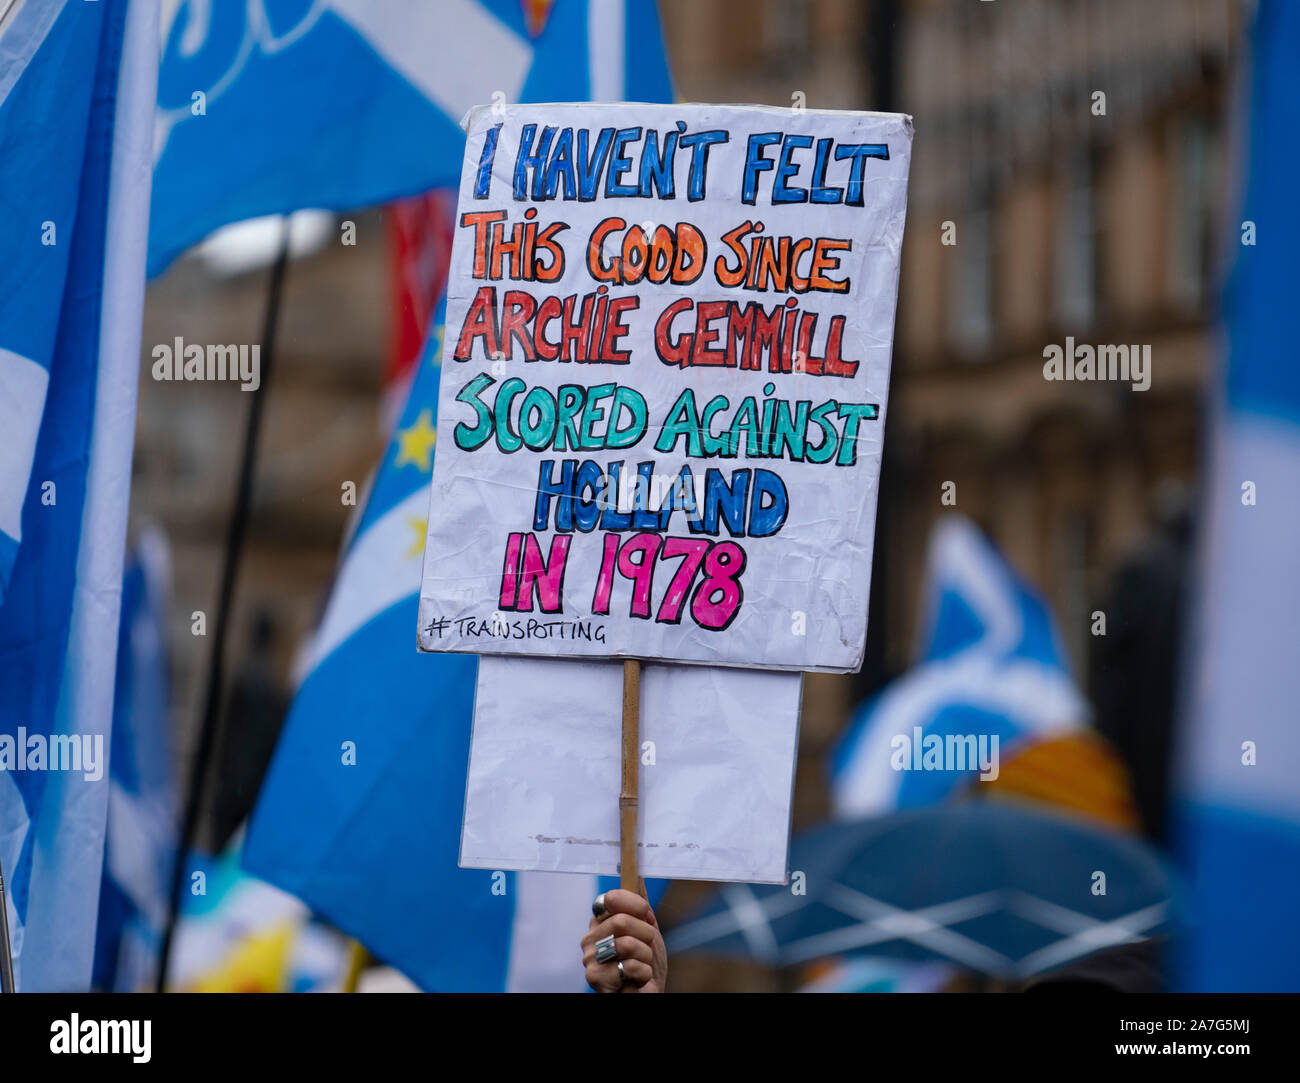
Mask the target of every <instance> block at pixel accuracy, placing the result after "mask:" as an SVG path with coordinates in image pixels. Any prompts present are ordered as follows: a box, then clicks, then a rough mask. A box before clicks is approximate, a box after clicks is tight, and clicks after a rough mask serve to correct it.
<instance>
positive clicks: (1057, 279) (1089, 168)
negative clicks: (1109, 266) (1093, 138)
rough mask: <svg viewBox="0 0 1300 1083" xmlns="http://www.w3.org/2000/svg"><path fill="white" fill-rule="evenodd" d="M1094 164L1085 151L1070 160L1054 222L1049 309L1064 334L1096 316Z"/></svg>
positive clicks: (1081, 149) (1073, 155)
mask: <svg viewBox="0 0 1300 1083" xmlns="http://www.w3.org/2000/svg"><path fill="white" fill-rule="evenodd" d="M1094 173H1095V163H1094V162H1093V160H1092V156H1091V154H1090V153H1089V152H1088V150H1087V148H1086V147H1081V148H1079V149H1077V150H1075V151H1074V152H1073V154H1072V155H1071V156H1070V162H1069V165H1068V166H1067V168H1066V172H1065V178H1064V183H1063V187H1062V192H1061V207H1060V213H1059V214H1058V215H1057V219H1056V245H1055V249H1056V251H1055V267H1054V268H1053V275H1052V285H1053V298H1052V307H1053V310H1054V311H1055V313H1056V318H1057V320H1058V321H1059V322H1060V323H1061V325H1062V326H1063V327H1065V328H1066V330H1069V331H1074V330H1083V329H1084V328H1086V327H1088V326H1089V325H1090V324H1091V323H1092V321H1093V320H1094V319H1095V317H1096V315H1097V201H1096V194H1095V177H1094Z"/></svg>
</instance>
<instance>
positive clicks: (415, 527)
mask: <svg viewBox="0 0 1300 1083" xmlns="http://www.w3.org/2000/svg"><path fill="white" fill-rule="evenodd" d="M406 522H407V524H408V525H409V526H410V528H411V532H412V533H413V534H414V535H415V537H414V538H413V539H412V541H411V547H410V548H409V549H408V550H407V551H406V552H405V553H403V554H402V555H403V556H404V557H405V558H406V559H407V560H410V559H411V558H412V557H418V556H419V555H420V554H421V553H423V552H424V536H425V535H426V534H427V533H429V519H428V517H427V516H426V517H424V518H418V517H416V516H414V515H408V516H407V517H406Z"/></svg>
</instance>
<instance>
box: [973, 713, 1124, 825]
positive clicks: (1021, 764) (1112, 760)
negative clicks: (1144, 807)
mask: <svg viewBox="0 0 1300 1083" xmlns="http://www.w3.org/2000/svg"><path fill="white" fill-rule="evenodd" d="M972 785H974V786H975V787H977V788H978V790H979V792H980V795H981V796H989V797H1014V798H1025V799H1028V800H1030V801H1037V802H1041V803H1042V804H1046V805H1052V806H1054V807H1056V808H1061V809H1066V810H1068V811H1071V812H1078V813H1081V814H1082V815H1084V816H1089V817H1091V818H1092V819H1095V820H1100V821H1101V822H1102V823H1104V824H1108V825H1110V826H1111V827H1119V828H1124V829H1127V830H1131V831H1140V830H1141V829H1142V821H1141V818H1140V817H1139V815H1138V810H1137V804H1136V803H1135V802H1134V800H1133V792H1132V788H1131V786H1130V784H1129V775H1128V770H1127V768H1125V766H1124V764H1123V762H1122V761H1121V760H1120V758H1119V756H1118V755H1117V754H1116V753H1115V751H1114V750H1113V749H1112V748H1111V747H1110V744H1109V743H1108V742H1107V741H1106V739H1105V738H1104V737H1101V736H1100V735H1099V734H1097V733H1094V732H1093V731H1091V730H1079V731H1077V732H1075V733H1070V734H1068V735H1066V736H1063V737H1054V738H1051V739H1050V740H1046V741H1036V742H1034V743H1033V744H1030V745H1028V746H1026V747H1025V748H1023V749H1021V750H1019V751H1017V752H1016V753H1015V754H1014V755H1013V756H1012V757H1011V758H1010V759H1009V760H1007V761H1006V762H1005V763H1003V764H1002V766H1001V770H1000V771H999V773H998V777H997V778H996V779H993V780H992V781H989V782H976V783H973V784H972ZM985 791H988V792H987V793H986V792H985Z"/></svg>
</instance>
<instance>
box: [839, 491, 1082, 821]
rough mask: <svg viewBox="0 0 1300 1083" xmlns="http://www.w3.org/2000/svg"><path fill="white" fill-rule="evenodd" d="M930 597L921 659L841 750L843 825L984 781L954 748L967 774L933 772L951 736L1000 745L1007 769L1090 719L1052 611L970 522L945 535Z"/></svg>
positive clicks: (949, 521)
mask: <svg viewBox="0 0 1300 1083" xmlns="http://www.w3.org/2000/svg"><path fill="white" fill-rule="evenodd" d="M925 591H926V594H925V600H924V603H923V605H924V608H923V612H922V620H921V641H920V651H919V661H918V662H917V664H916V665H915V666H914V667H913V668H912V669H910V670H909V671H908V672H907V673H905V674H904V675H903V676H901V677H899V678H898V679H897V680H895V681H893V682H892V683H891V684H889V685H888V686H887V687H886V688H885V689H884V690H883V691H882V692H880V693H879V694H878V695H877V696H875V697H874V698H872V699H871V700H869V701H868V702H867V703H866V704H864V705H863V706H862V707H861V708H860V709H859V711H858V712H857V715H856V716H855V717H854V719H853V720H852V722H851V723H850V726H849V729H848V732H847V733H846V735H845V736H844V738H843V739H842V740H841V742H840V744H839V746H838V748H837V749H836V751H835V755H834V757H833V761H832V769H831V770H832V777H831V801H832V805H833V807H834V811H835V814H836V815H838V816H842V817H845V818H855V817H860V816H870V815H874V814H877V813H887V812H893V811H896V810H898V809H906V808H915V807H917V806H920V805H928V804H932V803H934V802H936V801H941V800H943V799H944V798H945V797H947V796H948V794H950V793H952V792H953V791H954V790H956V789H957V788H958V787H961V786H964V785H967V784H968V783H970V782H971V780H972V779H974V778H977V777H979V776H980V774H981V771H980V769H979V767H978V765H977V763H978V759H977V757H978V754H979V753H980V751H981V749H980V748H979V747H978V745H977V746H976V747H975V749H974V750H972V749H971V746H970V745H969V743H961V744H960V745H959V743H958V742H956V741H954V742H953V747H954V748H957V747H960V748H961V749H962V750H963V751H962V755H963V756H965V757H966V760H964V761H963V763H964V764H965V766H964V767H963V768H962V769H954V765H953V764H948V763H946V762H945V764H944V765H943V767H942V768H941V769H930V768H928V767H927V761H926V752H925V749H926V745H927V743H928V744H931V745H932V746H933V744H934V742H932V741H930V740H929V739H930V738H933V737H938V738H940V739H941V740H942V742H943V743H944V746H945V747H947V745H948V740H947V739H948V738H949V736H952V737H954V738H955V737H957V736H962V737H965V736H966V735H981V734H983V735H986V747H987V748H988V749H989V750H990V752H991V750H992V748H993V746H992V738H993V737H995V736H996V738H997V742H998V743H997V756H998V757H999V761H1000V758H1001V757H1005V756H1008V754H1009V753H1010V752H1012V751H1013V750H1015V749H1016V748H1017V747H1018V746H1023V745H1024V744H1025V743H1027V742H1029V741H1032V740H1041V739H1043V738H1047V737H1052V736H1056V735H1059V734H1062V733H1067V732H1070V731H1071V730H1075V729H1077V728H1078V727H1079V726H1081V725H1083V724H1085V723H1086V721H1087V718H1088V707H1087V704H1086V703H1085V701H1084V700H1083V698H1082V697H1081V696H1080V695H1079V692H1078V690H1077V688H1076V687H1075V684H1074V681H1073V679H1072V678H1071V676H1070V671H1069V668H1068V665H1067V663H1066V660H1065V655H1064V652H1063V651H1062V649H1061V644H1060V641H1059V638H1058V636H1057V633H1056V629H1055V627H1054V624H1053V621H1052V617H1051V613H1050V612H1049V611H1048V609H1047V606H1046V605H1045V604H1044V603H1043V601H1042V599H1041V598H1039V597H1038V595H1037V594H1036V593H1035V592H1034V591H1033V590H1032V589H1031V588H1030V587H1029V586H1028V585H1026V584H1025V583H1024V582H1023V581H1022V580H1021V579H1020V577H1019V576H1017V575H1016V573H1015V571H1014V570H1012V568H1011V566H1010V565H1009V564H1007V562H1006V561H1005V560H1004V559H1003V557H1002V555H1001V554H1000V553H999V552H998V551H997V549H996V548H994V546H993V545H992V544H991V543H990V542H989V541H988V539H986V538H985V537H984V536H983V535H982V534H981V533H980V531H979V529H978V528H977V527H976V526H975V525H974V524H973V523H971V522H970V520H968V519H966V518H964V517H962V516H960V515H956V514H950V515H947V516H945V517H944V518H943V519H942V520H940V522H939V524H938V526H936V527H935V529H934V532H933V534H932V535H931V538H930V548H929V553H928V555H927V565H926V587H925ZM972 751H973V752H974V755H972ZM972 759H975V760H976V761H977V763H976V764H970V763H969V761H970V760H972ZM959 766H960V765H959ZM985 773H986V774H987V772H985Z"/></svg>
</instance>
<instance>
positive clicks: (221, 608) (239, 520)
mask: <svg viewBox="0 0 1300 1083" xmlns="http://www.w3.org/2000/svg"><path fill="white" fill-rule="evenodd" d="M289 219H290V216H289V215H285V216H284V220H283V227H282V231H281V234H280V251H279V254H278V255H277V256H276V260H275V264H274V266H272V268H271V278H270V284H269V287H268V290H267V295H266V317H265V320H264V321H263V324H262V354H261V357H262V371H261V383H260V385H259V387H258V390H257V391H255V392H254V393H253V401H252V402H251V403H250V404H249V407H248V421H247V424H246V426H245V429H244V449H243V455H242V457H241V459H240V462H239V487H238V489H237V491H236V494H235V504H234V507H233V508H232V509H231V512H230V523H229V525H228V526H227V528H226V548H225V553H224V555H223V558H222V562H221V587H220V593H219V594H218V595H217V618H216V622H215V626H214V628H213V631H212V651H211V654H210V656H209V658H208V675H207V686H206V690H205V694H204V698H203V721H202V725H201V727H200V729H199V740H198V745H197V747H196V748H195V750H194V758H193V760H191V762H190V779H189V791H188V797H187V799H186V804H185V819H184V821H183V822H182V824H181V833H180V838H179V839H178V840H177V846H176V858H175V861H174V863H173V865H172V880H171V894H170V896H169V901H168V910H167V927H166V929H165V931H164V932H163V941H162V950H161V951H160V952H159V955H158V976H157V979H156V984H155V989H156V991H157V992H159V993H161V992H164V991H165V988H166V984H167V966H168V962H169V960H170V958H171V948H172V936H173V934H174V933H175V931H176V918H177V914H178V913H179V911H180V898H181V890H182V888H183V886H184V880H185V859H186V856H187V855H188V854H189V853H190V851H191V850H192V849H193V846H194V836H195V834H196V833H197V831H198V824H199V816H200V814H201V813H202V810H203V796H204V782H205V780H206V778H207V774H208V761H209V760H210V759H211V758H212V750H213V748H214V747H215V745H216V740H217V731H218V730H219V729H220V722H219V718H220V708H221V685H222V680H223V677H224V673H225V653H226V631H227V628H228V626H229V623H230V604H231V598H232V596H233V595H234V592H235V579H236V578H237V576H238V573H239V558H240V555H241V553H242V552H243V548H244V535H245V534H246V533H247V528H248V508H249V504H250V503H251V500H252V495H253V469H254V467H255V466H256V463H257V435H258V431H259V430H260V429H261V426H262V410H263V406H264V405H265V403H266V392H267V386H268V384H269V381H270V378H271V362H272V358H273V357H274V354H275V331H276V326H277V324H278V323H279V319H280V296H281V294H282V292H283V290H284V278H285V271H286V269H287V268H288V266H289Z"/></svg>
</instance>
